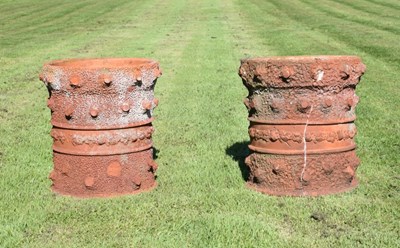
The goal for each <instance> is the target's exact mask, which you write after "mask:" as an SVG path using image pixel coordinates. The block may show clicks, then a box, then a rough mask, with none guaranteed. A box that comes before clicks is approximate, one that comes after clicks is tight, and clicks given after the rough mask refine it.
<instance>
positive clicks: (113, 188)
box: [40, 58, 161, 197]
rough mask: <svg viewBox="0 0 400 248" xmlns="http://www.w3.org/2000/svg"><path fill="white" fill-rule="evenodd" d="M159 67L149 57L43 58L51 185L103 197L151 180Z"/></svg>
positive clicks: (152, 183)
mask: <svg viewBox="0 0 400 248" xmlns="http://www.w3.org/2000/svg"><path fill="white" fill-rule="evenodd" d="M160 75H161V71H160V69H159V65H158V63H157V62H155V61H152V60H149V59H136V58H133V59H130V58H121V59H118V58H115V59H72V60H59V61H53V62H50V63H48V64H45V65H44V66H43V70H42V73H41V75H40V79H41V80H42V81H43V82H44V83H45V84H46V86H47V88H48V90H49V99H48V102H47V105H48V107H49V108H50V110H51V123H52V125H53V129H52V130H51V136H52V138H53V141H54V142H53V151H54V170H53V171H52V172H51V174H50V179H51V180H52V181H53V186H52V189H53V190H54V191H55V192H58V193H61V194H65V195H72V196H78V197H97V196H101V197H107V196H114V195H121V194H134V193H138V192H141V191H144V190H149V189H151V188H153V187H154V186H155V185H156V182H155V176H154V173H155V171H156V169H157V165H156V163H155V162H154V161H153V153H152V146H153V144H152V140H151V136H152V133H153V131H154V129H153V127H152V125H151V122H152V120H153V117H152V114H153V113H152V112H153V109H154V108H155V107H156V106H157V104H158V100H157V99H155V98H154V91H153V90H154V86H155V83H156V80H157V78H158V77H159V76H160Z"/></svg>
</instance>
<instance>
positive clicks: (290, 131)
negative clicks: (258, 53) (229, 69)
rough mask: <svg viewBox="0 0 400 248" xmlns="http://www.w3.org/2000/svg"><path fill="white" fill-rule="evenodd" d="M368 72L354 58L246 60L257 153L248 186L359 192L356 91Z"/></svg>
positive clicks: (281, 191)
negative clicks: (352, 190)
mask: <svg viewBox="0 0 400 248" xmlns="http://www.w3.org/2000/svg"><path fill="white" fill-rule="evenodd" d="M364 71H365V65H364V64H363V63H362V62H361V60H360V59H359V58H358V57H353V56H315V57H314V56H310V57H270V58H255V59H245V60H242V61H241V66H240V69H239V75H240V76H241V78H242V79H243V83H244V85H245V86H246V87H247V89H248V90H249V95H248V97H247V98H246V99H245V101H244V102H245V105H246V106H247V108H248V110H249V118H248V119H249V121H250V127H249V135H250V138H251V143H250V145H249V148H250V150H252V151H253V152H252V154H251V155H250V156H248V157H247V158H246V161H245V162H246V164H247V165H248V166H249V168H250V177H249V181H248V185H249V186H250V187H252V188H254V189H256V190H258V191H261V192H263V193H267V194H271V195H293V196H302V195H313V196H315V195H323V194H331V193H338V192H342V191H346V190H349V189H352V188H354V187H355V186H356V185H357V180H356V177H355V172H356V169H357V166H358V165H359V159H358V158H357V156H356V152H355V148H356V144H355V142H354V136H355V135H356V126H355V125H354V120H355V118H356V116H355V107H356V104H357V102H358V97H357V96H356V95H355V88H356V85H357V83H358V82H359V81H360V78H361V76H362V75H363V73H364Z"/></svg>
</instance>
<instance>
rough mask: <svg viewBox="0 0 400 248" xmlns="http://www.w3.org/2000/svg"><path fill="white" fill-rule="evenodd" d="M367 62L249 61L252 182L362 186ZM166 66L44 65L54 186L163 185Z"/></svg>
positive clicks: (306, 190) (133, 62)
mask: <svg viewBox="0 0 400 248" xmlns="http://www.w3.org/2000/svg"><path fill="white" fill-rule="evenodd" d="M364 70H365V66H364V65H363V64H362V63H361V61H360V59H359V58H357V57H340V56H327V57H324V56H320V57H275V58H260V59H247V60H242V64H241V67H240V70H239V74H240V76H241V77H242V79H243V82H244V84H245V86H246V87H247V88H248V90H249V96H248V97H247V98H246V100H245V104H246V106H247V107H248V110H249V120H250V128H249V134H250V137H251V144H250V146H249V147H250V149H251V150H252V151H253V153H252V154H251V155H250V156H249V157H247V158H246V164H247V165H248V166H249V168H250V178H249V185H250V186H251V187H253V188H255V189H256V190H259V191H261V192H264V193H268V194H273V195H321V194H328V193H336V192H341V191H344V190H348V189H351V188H352V187H354V186H356V184H357V181H356V179H355V170H356V168H357V165H358V164H359V162H358V159H357V157H356V154H355V143H354V136H355V133H356V128H355V125H354V123H353V122H354V119H355V113H354V108H355V105H356V104H357V102H358V98H357V97H356V96H355V94H354V90H355V87H356V84H357V83H358V81H359V79H360V77H361V75H362V74H363V72H364ZM160 75H161V71H160V69H159V65H158V63H157V62H155V61H152V60H149V59H128V58H126V59H77V60H61V61H53V62H51V63H48V64H46V65H45V66H44V67H43V72H42V74H41V80H42V81H43V82H45V84H46V86H47V88H48V90H49V94H50V97H49V99H48V107H49V108H50V109H51V112H52V120H51V122H52V125H53V129H52V131H51V136H52V137H53V140H54V143H53V151H54V153H53V154H54V155H53V160H54V170H53V171H52V172H51V174H50V178H51V180H52V181H53V186H52V189H53V190H54V191H55V192H58V193H61V194H65V195H73V196H78V197H98V196H113V195H120V194H135V193H138V192H142V191H144V190H149V189H151V188H153V187H155V185H156V181H155V176H154V173H155V171H156V169H157V165H156V163H155V162H154V160H153V152H152V140H151V135H152V133H153V127H152V125H151V122H152V120H153V117H152V111H153V108H154V107H156V106H157V104H158V100H157V99H155V98H154V91H153V89H154V86H155V83H156V80H157V78H158V77H159V76H160Z"/></svg>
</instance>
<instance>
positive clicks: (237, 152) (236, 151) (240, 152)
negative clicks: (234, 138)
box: [225, 141, 250, 181]
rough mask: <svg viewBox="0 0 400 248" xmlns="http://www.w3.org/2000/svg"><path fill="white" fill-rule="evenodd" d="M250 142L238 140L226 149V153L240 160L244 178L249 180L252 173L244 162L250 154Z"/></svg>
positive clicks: (239, 164) (239, 163)
mask: <svg viewBox="0 0 400 248" xmlns="http://www.w3.org/2000/svg"><path fill="white" fill-rule="evenodd" d="M249 144H250V142H249V141H241V142H236V143H234V144H232V145H231V146H229V147H227V148H226V149H225V152H226V154H227V155H229V156H230V157H231V158H232V159H233V160H235V161H237V162H238V166H239V168H240V171H241V172H242V177H243V180H245V181H247V179H248V178H249V175H250V174H249V173H250V171H249V167H248V166H247V165H246V164H245V162H244V160H245V158H246V157H247V156H248V155H249V154H250V150H249V147H248V145H249Z"/></svg>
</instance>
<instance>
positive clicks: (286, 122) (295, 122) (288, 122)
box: [247, 117, 356, 125]
mask: <svg viewBox="0 0 400 248" xmlns="http://www.w3.org/2000/svg"><path fill="white" fill-rule="evenodd" d="M247 119H248V120H249V121H250V122H254V123H262V124H276V125H306V124H308V125H330V124H342V123H350V122H354V121H355V120H356V117H352V118H348V119H339V120H326V121H312V120H311V121H309V122H308V123H307V121H306V120H259V119H256V118H252V117H249V118H247Z"/></svg>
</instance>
